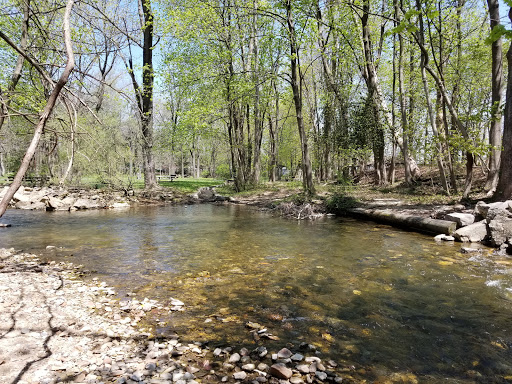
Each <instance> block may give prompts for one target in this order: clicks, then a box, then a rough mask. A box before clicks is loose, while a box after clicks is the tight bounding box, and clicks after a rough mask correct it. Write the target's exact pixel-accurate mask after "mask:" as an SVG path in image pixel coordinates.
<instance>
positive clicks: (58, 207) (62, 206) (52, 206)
mask: <svg viewBox="0 0 512 384" xmlns="http://www.w3.org/2000/svg"><path fill="white" fill-rule="evenodd" d="M73 202H74V199H72V200H68V201H64V200H62V199H60V198H58V197H53V196H50V197H49V198H48V202H47V206H48V207H47V209H48V210H50V211H69V208H71V205H72V204H73Z"/></svg>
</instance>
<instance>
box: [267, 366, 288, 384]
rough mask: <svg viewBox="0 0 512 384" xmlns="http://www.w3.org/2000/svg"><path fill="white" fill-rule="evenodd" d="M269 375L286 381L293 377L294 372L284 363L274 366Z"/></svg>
mask: <svg viewBox="0 0 512 384" xmlns="http://www.w3.org/2000/svg"><path fill="white" fill-rule="evenodd" d="M269 373H270V374H271V375H272V376H274V377H277V378H278V379H284V380H288V379H289V378H290V377H292V375H293V372H292V370H291V369H290V368H288V367H286V365H284V364H282V363H276V364H273V365H272V366H271V367H270V371H269Z"/></svg>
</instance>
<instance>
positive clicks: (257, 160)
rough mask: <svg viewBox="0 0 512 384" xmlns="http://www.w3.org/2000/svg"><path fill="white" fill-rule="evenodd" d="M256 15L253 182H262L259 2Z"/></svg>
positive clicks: (253, 27)
mask: <svg viewBox="0 0 512 384" xmlns="http://www.w3.org/2000/svg"><path fill="white" fill-rule="evenodd" d="M253 7H254V14H253V19H252V35H253V39H254V42H253V55H252V68H253V69H252V73H253V76H252V81H253V83H254V160H253V161H254V162H253V173H252V182H253V183H254V184H258V183H259V182H260V173H261V142H262V140H263V121H262V120H263V119H262V117H261V111H260V84H259V82H260V76H259V56H258V55H259V52H258V48H259V46H258V45H259V44H258V43H259V42H258V33H259V32H258V18H257V15H258V2H257V1H256V0H254V2H253Z"/></svg>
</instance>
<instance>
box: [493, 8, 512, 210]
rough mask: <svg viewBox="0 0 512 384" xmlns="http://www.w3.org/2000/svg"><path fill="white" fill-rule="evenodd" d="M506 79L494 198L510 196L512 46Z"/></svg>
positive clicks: (511, 169)
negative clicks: (499, 154)
mask: <svg viewBox="0 0 512 384" xmlns="http://www.w3.org/2000/svg"><path fill="white" fill-rule="evenodd" d="M508 17H509V19H510V21H511V22H512V8H510V10H509V11H508ZM507 63H508V78H507V79H508V80H507V95H506V99H505V100H506V101H505V125H504V129H503V153H502V154H501V163H500V174H499V180H498V185H497V186H496V192H495V193H494V195H493V198H494V199H495V200H507V199H510V198H512V46H510V48H509V49H508V52H507Z"/></svg>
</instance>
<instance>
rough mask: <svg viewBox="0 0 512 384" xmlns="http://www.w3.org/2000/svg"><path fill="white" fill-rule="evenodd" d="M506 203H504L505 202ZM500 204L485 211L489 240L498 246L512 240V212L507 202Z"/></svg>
mask: <svg viewBox="0 0 512 384" xmlns="http://www.w3.org/2000/svg"><path fill="white" fill-rule="evenodd" d="M505 203H506V204H505ZM505 203H503V205H501V206H496V207H491V208H490V209H489V211H488V212H487V219H486V220H487V225H488V227H489V233H490V235H491V242H492V244H493V245H494V246H497V247H499V246H500V245H501V244H503V243H507V242H508V243H510V242H511V241H510V240H512V212H511V209H510V205H509V202H505Z"/></svg>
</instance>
